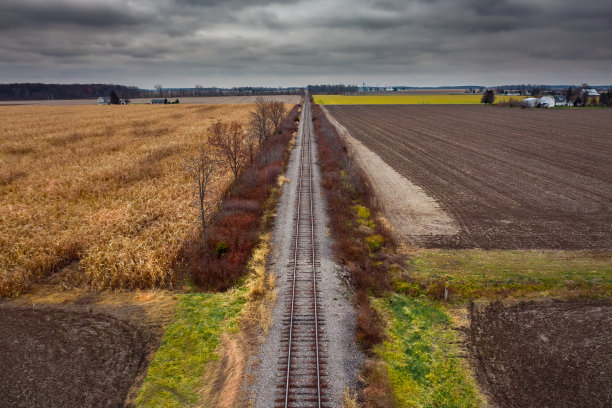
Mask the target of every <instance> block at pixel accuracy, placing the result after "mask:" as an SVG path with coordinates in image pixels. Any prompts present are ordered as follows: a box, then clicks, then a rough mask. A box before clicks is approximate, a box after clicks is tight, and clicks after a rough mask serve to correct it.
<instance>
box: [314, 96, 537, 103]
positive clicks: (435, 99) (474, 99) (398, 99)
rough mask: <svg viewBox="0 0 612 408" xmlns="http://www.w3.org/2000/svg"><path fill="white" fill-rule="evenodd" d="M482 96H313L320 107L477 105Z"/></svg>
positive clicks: (508, 97)
mask: <svg viewBox="0 0 612 408" xmlns="http://www.w3.org/2000/svg"><path fill="white" fill-rule="evenodd" d="M481 98H482V95H474V94H465V95H314V96H313V99H314V102H315V103H317V104H320V105H422V104H425V105H469V104H479V103H480V99H481ZM524 98H526V97H525V96H508V95H495V102H500V101H508V100H510V99H515V100H523V99H524Z"/></svg>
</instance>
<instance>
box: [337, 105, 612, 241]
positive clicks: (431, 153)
mask: <svg viewBox="0 0 612 408" xmlns="http://www.w3.org/2000/svg"><path fill="white" fill-rule="evenodd" d="M327 109H328V110H329V111H330V113H331V114H332V115H333V116H334V118H336V119H337V120H338V121H339V122H340V123H341V124H342V125H343V126H344V127H346V128H347V129H348V131H349V132H350V133H351V135H352V136H353V137H354V138H356V139H357V140H359V141H360V142H361V143H363V144H364V145H365V146H366V147H368V148H369V149H371V150H372V151H374V152H375V153H376V154H378V155H379V156H380V157H381V158H382V159H383V160H384V161H385V162H386V163H387V164H389V165H390V166H391V167H393V168H394V169H395V170H397V171H398V172H399V173H400V174H401V175H403V176H405V177H406V178H407V179H409V180H410V181H411V182H413V183H414V184H416V185H418V186H419V187H421V188H422V189H423V190H424V192H425V193H426V194H428V195H429V196H431V197H433V198H434V199H435V200H436V201H437V202H438V203H439V204H440V206H441V207H442V209H444V210H445V211H446V212H448V213H449V214H450V215H451V216H452V217H453V218H454V220H455V221H456V222H457V224H458V225H459V228H460V230H461V231H460V232H459V233H458V234H456V235H450V236H449V235H446V236H444V235H437V236H429V237H421V238H420V241H419V242H417V243H418V244H420V245H423V246H426V247H440V248H473V247H479V248H484V249H528V248H539V249H588V250H595V249H612V137H610V135H611V134H612V110H610V109H550V110H544V109H542V110H539V109H538V110H535V109H510V108H505V109H504V108H495V107H484V106H467V105H463V106H405V105H402V106H399V105H393V106H392V105H387V106H384V105H382V106H381V105H379V106H346V105H345V106H328V107H327ZM407 199H409V198H407Z"/></svg>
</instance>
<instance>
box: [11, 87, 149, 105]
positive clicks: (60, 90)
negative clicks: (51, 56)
mask: <svg viewBox="0 0 612 408" xmlns="http://www.w3.org/2000/svg"><path fill="white" fill-rule="evenodd" d="M113 91H114V92H115V93H116V94H117V95H119V96H120V97H121V98H122V99H125V98H136V97H138V95H139V94H140V92H141V90H140V89H139V88H137V87H135V86H124V85H112V84H70V85H66V84H40V83H23V84H0V100H3V101H32V100H47V99H90V98H97V97H99V96H106V95H110V93H111V92H113Z"/></svg>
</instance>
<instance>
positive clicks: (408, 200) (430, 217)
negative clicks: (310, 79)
mask: <svg viewBox="0 0 612 408" xmlns="http://www.w3.org/2000/svg"><path fill="white" fill-rule="evenodd" d="M321 108H322V110H323V112H325V115H327V118H328V119H329V121H330V122H331V123H332V124H333V125H334V126H335V127H336V129H337V130H338V133H339V134H340V136H342V137H343V138H345V140H346V142H347V145H348V146H349V148H350V149H351V153H352V155H353V157H355V158H356V159H357V161H358V162H359V165H360V166H361V168H362V169H364V170H365V172H366V174H367V175H368V177H369V179H370V184H371V186H372V188H373V190H374V193H375V194H376V197H377V198H378V199H379V200H380V206H381V207H382V209H383V211H384V214H385V216H386V217H387V218H388V220H389V222H390V224H391V226H392V227H393V231H394V233H395V234H396V236H397V237H399V238H400V240H402V241H408V242H413V243H416V244H419V243H420V242H421V241H423V240H424V239H425V238H427V237H430V236H436V235H437V236H440V235H455V234H457V233H458V232H459V227H458V225H457V223H456V222H455V221H454V220H453V218H452V217H451V216H450V215H448V214H447V213H446V212H445V211H444V210H443V209H442V208H440V206H439V205H438V203H437V202H436V201H435V200H434V199H433V198H432V197H430V196H428V195H427V194H426V193H425V192H424V191H423V189H422V188H420V187H419V186H417V185H415V184H413V183H411V182H410V180H408V179H407V178H406V177H404V176H402V175H401V174H399V173H398V172H397V171H395V169H393V167H391V166H389V165H388V164H387V163H385V161H383V160H382V159H381V158H380V157H379V156H378V155H377V154H376V153H374V152H373V151H371V150H370V149H368V148H367V147H366V146H364V145H363V144H362V143H361V142H360V141H358V140H357V139H355V138H353V137H352V136H351V134H350V133H349V131H348V130H347V129H346V128H345V127H344V126H342V125H341V124H340V123H339V122H338V121H337V120H336V119H334V117H333V116H332V115H331V114H330V113H329V111H328V110H327V109H326V108H325V107H324V106H321Z"/></svg>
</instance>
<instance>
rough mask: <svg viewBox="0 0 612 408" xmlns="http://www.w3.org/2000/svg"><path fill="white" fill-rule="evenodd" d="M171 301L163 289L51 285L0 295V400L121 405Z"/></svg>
mask: <svg viewBox="0 0 612 408" xmlns="http://www.w3.org/2000/svg"><path fill="white" fill-rule="evenodd" d="M174 305H175V300H174V299H173V297H172V295H171V294H169V293H162V292H158V293H156V292H132V293H123V294H107V295H96V294H93V293H87V292H79V291H71V292H58V291H57V288H55V287H37V288H36V290H35V293H34V294H33V295H27V296H25V297H23V298H21V299H19V300H13V301H4V302H0V327H2V333H3V335H2V336H0V366H1V367H2V370H0V395H2V401H1V402H0V406H3V407H4V406H7V407H9V406H10V407H122V406H125V405H126V402H127V403H128V405H129V402H130V401H132V400H133V398H134V397H135V392H136V390H137V388H138V386H139V384H140V382H141V381H142V379H143V378H144V375H145V373H146V369H147V365H148V363H149V361H150V358H151V356H152V353H153V352H154V350H156V349H157V347H158V346H159V342H160V339H161V335H162V334H163V327H164V326H165V324H167V323H168V322H169V320H170V318H171V316H172V313H173V310H174ZM50 340H51V341H50Z"/></svg>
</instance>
